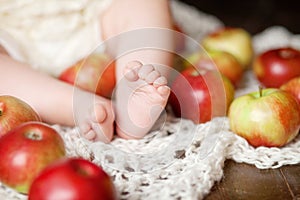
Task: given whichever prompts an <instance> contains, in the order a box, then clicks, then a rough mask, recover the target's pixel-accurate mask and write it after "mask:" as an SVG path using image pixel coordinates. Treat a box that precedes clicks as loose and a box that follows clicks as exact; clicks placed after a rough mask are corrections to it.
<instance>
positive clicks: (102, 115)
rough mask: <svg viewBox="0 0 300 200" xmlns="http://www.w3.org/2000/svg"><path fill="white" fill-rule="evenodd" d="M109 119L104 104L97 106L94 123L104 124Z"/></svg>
mask: <svg viewBox="0 0 300 200" xmlns="http://www.w3.org/2000/svg"><path fill="white" fill-rule="evenodd" d="M106 117H107V111H106V109H105V107H104V106H103V105H102V104H99V103H98V104H95V108H94V114H93V121H94V122H98V123H102V122H104V121H105V119H106Z"/></svg>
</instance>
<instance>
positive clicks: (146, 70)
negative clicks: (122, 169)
mask: <svg viewBox="0 0 300 200" xmlns="http://www.w3.org/2000/svg"><path fill="white" fill-rule="evenodd" d="M153 70H154V67H153V66H152V65H143V66H142V67H141V68H140V69H139V71H138V76H139V77H140V78H141V79H144V80H145V79H146V78H147V76H148V75H149V74H150V73H151V72H153Z"/></svg>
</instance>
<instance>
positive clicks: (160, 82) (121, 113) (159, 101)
mask: <svg viewBox="0 0 300 200" xmlns="http://www.w3.org/2000/svg"><path fill="white" fill-rule="evenodd" d="M169 94H170V88H169V87H168V86H167V79H166V78H165V77H164V76H161V75H160V73H159V72H158V71H157V70H156V69H155V68H154V67H153V66H152V65H142V64H141V63H140V62H137V61H134V62H130V63H128V64H127V66H126V67H125V72H124V80H121V81H120V82H119V84H118V87H117V91H116V95H117V97H116V98H117V99H116V114H117V119H116V123H117V124H116V131H117V134H118V135H119V136H120V137H122V138H126V139H130V138H136V139H137V138H142V137H144V136H145V135H146V134H147V133H148V131H149V130H150V129H151V127H152V126H153V124H154V123H155V122H156V120H157V119H158V117H159V116H160V114H161V112H162V111H163V110H164V108H165V106H166V104H167V100H168V97H169Z"/></svg>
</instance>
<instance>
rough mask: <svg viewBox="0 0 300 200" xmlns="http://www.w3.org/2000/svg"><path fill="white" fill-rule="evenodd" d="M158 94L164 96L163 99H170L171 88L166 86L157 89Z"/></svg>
mask: <svg viewBox="0 0 300 200" xmlns="http://www.w3.org/2000/svg"><path fill="white" fill-rule="evenodd" d="M157 92H158V93H159V94H160V95H161V96H162V97H168V96H169V94H170V88H169V87H168V86H166V85H163V86H160V87H158V88H157Z"/></svg>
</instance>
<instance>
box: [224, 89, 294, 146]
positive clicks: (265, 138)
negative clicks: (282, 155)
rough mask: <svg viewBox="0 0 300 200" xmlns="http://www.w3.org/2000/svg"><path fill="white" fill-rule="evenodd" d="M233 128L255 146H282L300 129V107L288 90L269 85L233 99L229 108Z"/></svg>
mask: <svg viewBox="0 0 300 200" xmlns="http://www.w3.org/2000/svg"><path fill="white" fill-rule="evenodd" d="M228 117H229V122H230V128H231V130H232V131H233V132H234V133H236V134H237V135H240V136H241V137H244V138H245V139H246V140H247V141H248V142H249V144H251V145H252V146H254V147H258V146H266V147H281V146H284V145H285V144H287V143H289V142H290V141H292V140H293V139H294V138H295V137H296V136H297V134H298V132H299V127H300V109H299V106H298V103H297V101H296V99H295V98H294V97H293V96H292V95H291V94H290V93H288V92H285V91H283V90H280V89H275V88H267V89H260V90H259V91H257V92H253V93H249V94H246V95H243V96H240V97H237V98H236V99H234V101H233V102H232V103H231V106H230V108H229V113H228Z"/></svg>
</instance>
